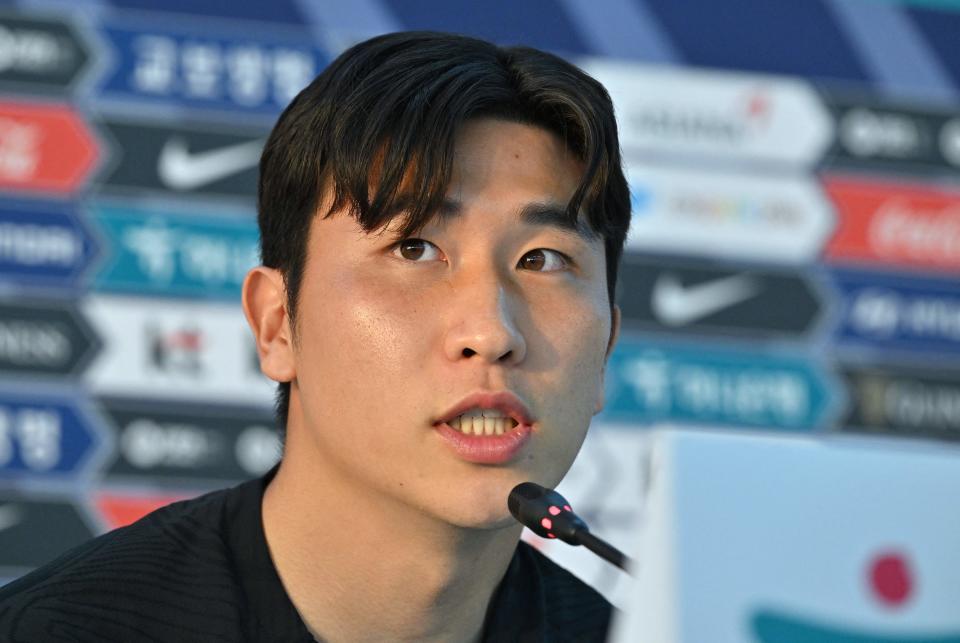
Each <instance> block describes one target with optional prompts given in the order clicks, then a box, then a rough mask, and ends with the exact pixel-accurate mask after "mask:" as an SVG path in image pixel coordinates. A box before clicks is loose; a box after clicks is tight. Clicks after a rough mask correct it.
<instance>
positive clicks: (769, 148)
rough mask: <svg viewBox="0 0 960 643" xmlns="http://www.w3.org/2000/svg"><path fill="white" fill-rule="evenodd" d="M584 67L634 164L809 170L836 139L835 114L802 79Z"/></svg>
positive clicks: (602, 64)
mask: <svg viewBox="0 0 960 643" xmlns="http://www.w3.org/2000/svg"><path fill="white" fill-rule="evenodd" d="M581 66H582V67H583V68H584V69H585V70H586V71H587V73H589V74H591V75H592V76H593V77H594V78H596V79H597V80H599V81H600V82H601V83H603V84H604V86H605V87H606V88H607V90H608V91H609V92H610V96H611V98H612V99H613V103H614V107H615V109H616V111H617V116H618V118H617V122H618V125H619V128H620V144H621V145H622V146H623V149H624V152H625V155H626V157H627V159H628V160H629V159H631V158H637V159H656V158H678V157H680V158H697V159H710V160H715V161H720V160H722V161H737V162H746V163H765V164H770V163H774V164H779V165H785V166H798V167H808V166H811V165H812V164H814V163H815V162H816V161H818V160H819V159H820V157H821V156H822V154H823V151H824V150H825V149H826V148H827V146H828V145H829V144H830V141H831V139H832V137H833V120H832V119H831V118H830V114H829V112H827V110H826V109H825V107H824V105H823V104H822V102H821V101H820V99H819V97H818V96H817V94H816V92H814V91H813V89H812V88H811V87H810V86H809V85H807V84H806V83H804V82H801V81H798V80H793V79H786V78H780V77H773V76H761V75H752V74H738V73H720V72H716V71H710V72H707V71H694V70H687V69H677V68H675V67H672V68H667V67H657V66H652V65H644V64H630V63H620V62H609V61H605V60H600V59H594V60H587V61H582V65H581ZM651 88H655V89H654V90H652V91H651Z"/></svg>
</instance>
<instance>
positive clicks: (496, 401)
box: [434, 391, 533, 464]
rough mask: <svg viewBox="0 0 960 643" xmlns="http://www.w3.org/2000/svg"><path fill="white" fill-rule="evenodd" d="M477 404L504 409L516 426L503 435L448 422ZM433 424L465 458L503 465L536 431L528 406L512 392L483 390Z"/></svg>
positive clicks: (470, 396) (444, 439) (457, 405)
mask: <svg viewBox="0 0 960 643" xmlns="http://www.w3.org/2000/svg"><path fill="white" fill-rule="evenodd" d="M475 407H480V408H485V409H496V410H498V411H501V412H502V413H504V414H505V415H506V416H507V417H509V418H511V419H512V420H514V421H515V422H516V423H517V426H516V427H514V428H512V429H510V430H509V431H507V432H506V433H504V434H503V435H467V434H465V433H463V432H461V431H458V430H457V429H455V428H453V427H452V426H450V425H449V424H447V420H452V419H453V418H455V417H457V416H458V415H461V414H463V413H464V412H466V411H469V410H470V409H472V408H475ZM434 427H435V428H436V429H437V433H438V434H439V435H440V437H441V438H442V439H443V441H444V442H445V443H446V444H447V445H448V446H450V448H451V449H453V451H454V453H456V454H457V455H458V456H460V457H461V458H463V459H464V460H466V461H468V462H475V463H477V464H503V463H505V462H509V461H510V460H512V459H513V458H515V457H516V455H517V454H518V453H519V452H520V450H521V449H522V448H523V446H524V445H525V444H526V443H527V442H528V441H529V439H530V436H531V435H532V433H533V419H532V418H531V417H530V412H529V411H528V410H527V407H526V406H525V405H524V404H523V402H521V401H520V398H518V397H517V396H516V395H514V394H513V393H510V392H509V391H501V392H497V393H493V392H480V393H474V394H472V395H468V396H467V397H465V398H463V399H462V400H461V401H460V402H458V403H457V404H455V405H454V406H453V407H451V408H450V409H449V410H448V411H446V412H445V413H444V414H443V415H442V416H441V419H439V420H437V421H436V422H435V423H434Z"/></svg>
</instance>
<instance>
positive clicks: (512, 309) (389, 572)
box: [0, 33, 629, 641]
mask: <svg viewBox="0 0 960 643" xmlns="http://www.w3.org/2000/svg"><path fill="white" fill-rule="evenodd" d="M259 211H260V215H259V223H260V229H261V242H262V259H263V266H260V267H258V268H255V269H254V270H252V271H251V272H250V274H249V275H248V277H247V280H246V282H245V284H244V291H243V305H244V310H245V312H246V315H247V319H248V320H249V322H250V325H251V327H252V329H253V332H254V335H255V336H256V342H257V348H258V351H259V355H260V360H261V368H262V369H263V372H264V373H266V374H267V375H268V376H269V377H270V378H272V379H274V380H276V381H277V382H281V385H280V394H279V396H278V410H279V415H280V417H281V420H282V424H283V426H285V430H286V444H285V449H284V457H283V460H282V462H281V464H280V465H279V467H278V468H277V469H275V470H274V471H272V472H271V473H270V474H268V475H267V476H266V477H265V478H264V479H262V480H255V481H252V482H249V483H246V484H244V485H241V486H240V487H237V488H235V489H233V490H229V491H223V492H217V493H214V494H210V495H207V496H204V497H203V498H200V499H197V500H194V501H188V502H186V503H179V504H177V505H173V506H171V507H168V508H165V509H162V510H160V511H158V512H155V513H154V514H152V515H151V516H148V517H147V518H145V519H144V520H142V521H140V522H138V523H136V524H135V525H133V526H131V527H128V528H125V529H122V530H118V531H116V532H112V533H111V534H108V535H106V536H103V537H101V538H99V539H96V540H94V541H92V543H91V544H89V545H87V546H85V547H83V548H81V549H79V550H76V551H75V552H73V553H71V554H69V555H67V556H66V557H64V558H61V559H60V560H58V561H55V562H54V563H53V564H51V565H49V566H47V567H45V568H43V569H42V570H40V571H38V572H35V573H33V574H31V575H29V576H27V577H26V578H25V579H22V580H20V581H18V582H16V583H14V584H12V585H11V586H9V588H8V589H6V590H4V591H3V592H0V639H2V640H11V641H21V640H22V641H34V640H58V641H59V640H62V641H114V640H116V641H132V640H160V641H220V640H223V641H234V640H258V641H310V640H313V639H314V638H316V639H318V640H324V641H386V640H389V641H393V640H410V641H479V640H483V641H567V640H572V641H588V640H596V641H602V640H603V639H604V637H605V633H606V627H607V623H608V620H609V617H610V606H609V604H608V603H606V601H604V600H603V599H602V598H601V597H600V596H599V595H598V594H597V593H596V592H594V591H593V590H591V589H590V588H588V587H587V586H585V585H584V584H582V583H581V582H580V581H578V580H577V579H575V578H574V577H573V576H572V575H570V574H569V573H567V572H566V571H564V570H562V569H560V568H559V567H557V566H556V565H554V564H553V563H551V562H550V561H548V560H547V559H546V558H544V557H543V556H541V555H540V554H538V553H537V552H535V551H534V550H533V549H532V548H530V547H528V546H526V545H524V544H520V545H518V539H519V536H520V531H521V528H520V526H519V525H517V524H516V523H515V522H514V520H513V519H512V518H511V517H510V515H509V513H508V511H507V503H506V499H507V495H508V493H509V492H510V490H511V489H512V488H513V487H514V486H515V485H516V484H518V483H520V482H523V481H527V480H532V481H534V482H538V483H540V484H542V485H544V486H548V487H553V486H555V485H556V484H557V483H558V482H559V481H560V479H561V478H562V477H563V475H564V474H565V473H566V471H567V469H568V468H569V466H570V464H571V463H572V462H573V459H574V456H575V455H576V453H577V451H578V450H579V448H580V445H581V443H582V441H583V438H584V436H585V434H586V431H587V427H588V425H589V422H590V418H591V417H592V416H593V415H594V414H595V413H597V412H598V411H599V410H600V409H601V408H602V406H603V372H604V367H605V364H606V359H607V357H608V356H609V353H610V351H611V349H612V347H613V345H614V342H615V340H616V336H617V329H618V326H619V310H618V308H617V307H616V306H615V305H614V304H613V293H614V288H615V280H616V268H617V262H618V259H619V256H620V252H621V248H622V245H623V241H624V237H625V235H626V230H627V226H628V222H629V196H628V190H627V186H626V182H625V180H624V177H623V174H622V171H621V169H620V158H619V150H618V142H617V135H616V126H615V123H614V118H613V110H612V107H611V104H610V100H609V98H608V96H607V94H606V92H605V91H604V90H603V88H602V87H601V86H600V85H599V84H598V83H596V82H595V81H593V80H592V79H590V78H589V77H587V76H586V75H584V74H583V73H582V72H580V71H579V70H577V69H576V68H575V67H573V66H571V65H570V64H568V63H566V62H564V61H562V60H560V59H558V58H556V57H554V56H551V55H548V54H545V53H542V52H538V51H535V50H531V49H526V48H506V49H505V48H498V47H496V46H494V45H491V44H489V43H486V42H482V41H479V40H474V39H469V38H463V37H458V36H449V35H443V34H431V33H407V34H393V35H387V36H382V37H379V38H375V39H373V40H370V41H367V42H364V43H361V44H359V45H357V46H355V47H353V48H352V49H350V50H349V51H347V52H345V53H344V54H343V55H342V56H340V57H339V58H338V59H337V60H336V61H334V62H333V64H332V65H331V66H330V67H329V68H328V69H327V70H326V71H325V72H324V73H323V74H321V75H320V76H319V77H318V78H317V79H316V80H315V81H314V82H313V83H312V84H311V85H310V86H309V87H307V88H306V89H305V90H304V91H303V92H302V93H301V94H300V95H299V96H298V97H297V98H296V99H295V100H294V101H293V103H292V104H291V105H290V106H289V107H288V108H287V110H286V111H285V112H284V114H283V115H282V116H281V118H280V120H279V122H278V123H277V126H276V127H275V129H274V131H273V133H272V135H271V136H270V139H269V141H268V142H267V145H266V148H265V150H264V153H263V158H262V160H261V180H260V200H259ZM4 637H6V638H4ZM58 637H59V638H58Z"/></svg>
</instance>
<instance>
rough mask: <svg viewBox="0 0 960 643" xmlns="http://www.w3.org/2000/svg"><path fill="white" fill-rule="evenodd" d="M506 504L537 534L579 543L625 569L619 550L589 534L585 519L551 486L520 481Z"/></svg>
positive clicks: (515, 516) (516, 516)
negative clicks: (548, 487)
mask: <svg viewBox="0 0 960 643" xmlns="http://www.w3.org/2000/svg"><path fill="white" fill-rule="evenodd" d="M507 507H508V508H509V509H510V513H511V514H512V515H513V517H514V518H516V519H517V521H518V522H519V523H520V524H522V525H523V526H524V527H527V528H528V529H530V531H532V532H533V533H535V534H537V535H538V536H540V537H541V538H558V539H560V540H562V541H563V542H565V543H568V544H570V545H583V546H584V547H586V548H587V549H589V550H590V551H592V552H593V553H595V554H596V555H598V556H600V558H602V559H604V560H605V561H607V562H608V563H610V564H612V565H616V566H617V567H619V568H620V569H623V570H625V571H626V570H627V566H628V565H629V564H630V560H629V559H628V558H627V557H626V556H624V555H623V552H621V551H620V550H619V549H617V548H616V547H614V546H613V545H611V544H610V543H608V542H606V541H604V540H601V539H600V538H597V537H596V536H594V535H593V534H591V533H590V528H589V527H587V523H585V522H583V520H582V519H581V518H580V517H579V516H577V514H575V513H573V509H571V508H570V503H569V502H567V500H566V499H565V498H564V497H563V496H561V495H560V494H559V493H557V492H556V491H554V490H553V489H547V488H545V487H541V486H540V485H538V484H536V483H534V482H521V483H520V484H518V485H517V486H516V487H514V488H513V490H512V491H511V492H510V495H509V497H508V498H507Z"/></svg>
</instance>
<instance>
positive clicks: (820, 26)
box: [635, 0, 870, 82]
mask: <svg viewBox="0 0 960 643" xmlns="http://www.w3.org/2000/svg"><path fill="white" fill-rule="evenodd" d="M635 1H637V2H641V1H645V2H646V3H647V4H648V5H649V6H650V8H651V9H652V11H653V13H654V14H655V15H656V16H657V17H658V19H659V20H660V23H661V24H662V25H663V26H664V27H665V28H666V30H667V32H668V33H670V35H671V36H672V37H673V42H674V44H675V45H676V47H677V49H679V50H680V52H681V53H682V55H683V57H684V60H685V62H687V63H689V64H691V65H698V66H704V67H721V68H730V69H741V70H747V71H759V72H768V73H776V74H796V75H800V76H808V77H811V78H814V79H836V80H846V81H860V82H867V81H870V75H869V73H868V72H867V71H866V70H865V69H864V67H863V65H862V64H861V63H860V60H859V58H858V55H857V52H856V51H854V50H853V49H852V48H851V46H850V44H849V43H848V42H847V40H846V38H845V37H844V35H843V34H842V33H841V32H840V30H839V29H838V27H837V25H836V24H834V21H833V20H832V19H831V16H830V15H829V12H828V11H827V9H826V7H825V6H824V5H823V4H822V2H820V1H819V0H805V1H802V2H798V1H797V0H768V1H767V2H757V1H756V0H723V1H722V2H699V3H697V4H696V9H695V10H694V9H693V8H692V6H691V3H687V2H677V1H676V0H635Z"/></svg>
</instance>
